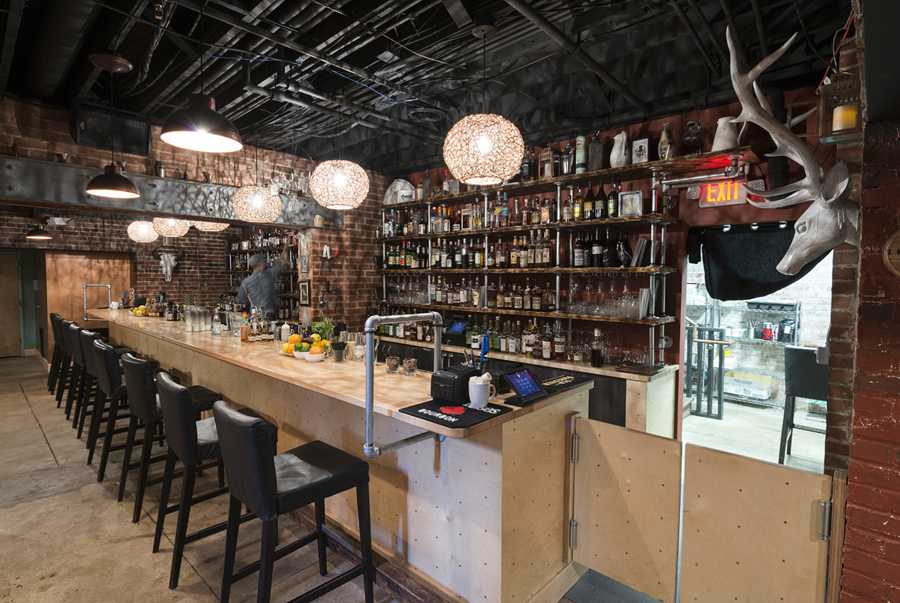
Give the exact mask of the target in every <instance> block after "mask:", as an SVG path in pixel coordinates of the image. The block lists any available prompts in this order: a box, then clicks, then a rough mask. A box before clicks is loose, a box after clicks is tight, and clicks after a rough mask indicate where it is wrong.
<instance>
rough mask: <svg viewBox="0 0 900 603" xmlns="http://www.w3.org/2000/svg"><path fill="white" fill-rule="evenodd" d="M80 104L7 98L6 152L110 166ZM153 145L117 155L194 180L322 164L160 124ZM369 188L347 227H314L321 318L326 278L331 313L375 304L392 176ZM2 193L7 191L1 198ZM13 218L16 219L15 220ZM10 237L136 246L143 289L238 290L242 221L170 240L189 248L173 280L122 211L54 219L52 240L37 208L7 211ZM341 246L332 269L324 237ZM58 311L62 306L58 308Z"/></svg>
mask: <svg viewBox="0 0 900 603" xmlns="http://www.w3.org/2000/svg"><path fill="white" fill-rule="evenodd" d="M71 120H72V113H71V111H69V110H67V109H62V108H59V107H54V106H50V105H44V104H40V103H35V102H27V101H18V100H13V99H11V98H3V99H2V100H0V154H13V153H17V154H18V155H20V156H22V157H30V158H32V159H40V160H45V161H58V159H59V158H58V154H68V162H69V163H72V164H76V165H84V166H90V167H95V168H98V169H100V168H102V167H103V166H104V165H106V164H107V163H109V160H110V154H109V151H104V150H101V149H92V148H88V147H83V146H78V145H76V144H75V142H74V140H73V139H72V137H71V135H70V131H71V124H70V122H71ZM152 139H153V143H152V148H151V153H150V156H149V157H142V156H139V155H127V154H119V153H117V154H116V159H117V161H124V162H126V171H127V172H134V173H141V174H154V173H155V166H156V162H157V161H161V162H163V163H164V164H165V165H166V170H167V175H169V176H172V177H176V178H177V177H181V174H182V173H183V172H187V175H188V179H189V180H195V181H202V180H203V179H204V176H203V172H209V173H211V174H212V176H213V181H214V182H216V183H219V184H231V185H242V184H253V183H260V184H265V183H268V181H269V180H271V179H272V178H273V177H274V176H276V175H278V174H289V173H292V172H298V171H301V170H302V171H309V170H311V169H312V168H313V167H314V163H313V162H312V161H310V160H309V159H306V158H303V157H297V156H294V155H289V154H287V153H278V152H275V151H270V150H266V149H257V148H255V147H249V146H245V147H244V149H243V150H242V151H241V152H239V153H235V154H231V155H209V154H202V153H194V152H191V151H184V150H182V149H176V148H175V147H172V146H170V145H167V144H165V143H163V142H162V141H160V139H159V127H158V126H154V127H153V129H152ZM369 178H370V182H371V186H370V192H369V197H368V199H367V200H366V202H365V203H364V204H363V205H362V206H361V207H360V208H359V209H356V210H351V211H348V212H346V213H345V215H344V230H343V231H340V232H338V231H327V230H314V231H313V236H312V242H311V247H312V249H311V250H310V255H311V256H312V263H311V269H312V270H311V275H310V276H311V279H312V304H313V306H312V307H313V309H314V312H313V314H312V316H313V320H318V319H319V318H320V316H321V313H319V312H318V311H317V310H318V300H319V298H320V292H321V291H322V290H323V288H324V285H325V280H328V281H330V283H331V284H332V287H336V288H337V289H338V290H339V292H340V293H339V295H338V303H337V305H336V307H335V310H333V311H329V312H327V313H328V314H329V315H330V316H331V317H332V319H333V320H335V322H339V321H344V322H347V323H348V325H350V326H351V327H352V328H361V327H362V324H363V322H365V318H366V316H367V315H368V314H367V312H368V309H370V308H371V307H372V306H373V305H374V304H373V303H372V302H373V300H374V297H373V293H372V292H373V290H374V289H373V288H374V287H375V286H376V285H378V284H380V278H378V276H377V275H376V274H375V272H374V270H375V265H374V260H373V259H372V258H373V256H374V254H375V253H376V252H377V251H380V247H379V246H378V245H377V243H376V241H375V227H376V226H378V225H380V224H381V200H382V198H383V197H384V191H385V189H386V188H387V186H388V185H389V184H390V181H388V180H386V179H385V178H384V177H382V176H381V175H379V174H377V173H374V172H369ZM0 202H2V198H0ZM6 218H9V219H6ZM0 220H2V222H3V223H0V246H3V247H22V248H41V249H72V250H79V251H122V252H133V253H135V278H136V282H135V286H136V287H137V289H138V292H139V293H147V292H149V291H158V290H160V289H162V290H163V291H165V292H166V295H167V296H168V297H169V298H170V299H175V300H178V301H181V300H182V299H183V297H184V294H185V293H190V292H192V291H195V292H196V293H197V300H196V301H197V303H202V304H204V305H211V304H212V303H214V302H215V300H216V299H218V296H219V293H221V292H223V291H227V290H228V289H230V288H231V287H230V283H229V278H228V275H227V274H226V273H225V272H224V271H225V255H224V254H225V237H226V236H240V231H239V230H238V229H236V228H232V229H229V230H228V231H225V232H224V233H221V234H219V233H203V234H199V233H197V231H196V230H193V229H192V230H191V232H190V234H189V235H187V236H186V237H184V238H182V239H170V242H171V244H172V245H174V246H176V247H179V248H183V249H184V250H185V252H186V253H187V256H186V258H185V260H183V261H181V262H179V265H178V266H177V267H176V269H175V274H174V278H173V282H172V283H165V282H164V281H163V279H162V272H161V270H160V269H159V264H158V261H157V260H155V259H153V258H152V257H149V256H148V255H147V252H148V251H149V250H151V249H153V248H154V247H155V246H156V244H150V245H140V244H135V243H133V242H131V240H130V239H128V236H127V234H126V232H125V228H126V227H127V225H128V222H129V221H128V220H124V219H118V218H99V217H97V218H94V217H84V218H82V217H78V218H76V219H75V222H76V226H74V227H72V228H68V229H59V228H51V231H52V232H53V234H54V235H57V234H59V235H61V236H54V239H53V240H52V241H50V242H49V243H48V244H36V243H32V242H29V241H26V240H25V238H24V235H25V233H26V232H27V231H28V230H30V229H31V228H34V224H35V222H34V219H33V217H32V213H31V211H30V210H27V211H21V212H19V211H12V212H2V211H0ZM324 244H328V245H330V246H331V249H332V251H336V250H337V249H338V248H340V249H341V254H340V259H338V260H336V261H335V262H334V265H333V268H332V269H331V270H325V269H324V267H323V266H322V261H321V259H319V258H320V256H321V255H322V245H324ZM51 310H52V308H51Z"/></svg>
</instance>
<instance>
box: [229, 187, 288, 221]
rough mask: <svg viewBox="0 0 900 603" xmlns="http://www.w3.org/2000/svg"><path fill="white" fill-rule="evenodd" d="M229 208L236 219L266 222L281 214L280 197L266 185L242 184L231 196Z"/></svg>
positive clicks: (275, 218)
mask: <svg viewBox="0 0 900 603" xmlns="http://www.w3.org/2000/svg"><path fill="white" fill-rule="evenodd" d="M231 209H232V210H233V211H234V215H235V216H237V217H238V220H242V221H244V222H255V223H259V224H267V223H269V222H274V221H275V220H277V219H278V216H280V215H281V197H280V196H279V195H273V194H272V191H271V190H270V189H269V187H267V186H242V187H241V188H239V189H238V190H237V191H236V192H235V193H234V197H232V198H231Z"/></svg>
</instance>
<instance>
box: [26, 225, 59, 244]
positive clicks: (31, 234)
mask: <svg viewBox="0 0 900 603" xmlns="http://www.w3.org/2000/svg"><path fill="white" fill-rule="evenodd" d="M25 238H26V239H28V240H29V241H49V240H50V239H52V238H53V237H51V236H50V233H49V232H47V231H46V230H44V227H43V226H41V225H40V224H38V225H37V228H33V229H31V230H29V231H28V234H26V235H25Z"/></svg>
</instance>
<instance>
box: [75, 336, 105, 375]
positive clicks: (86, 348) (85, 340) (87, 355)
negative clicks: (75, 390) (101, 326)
mask: <svg viewBox="0 0 900 603" xmlns="http://www.w3.org/2000/svg"><path fill="white" fill-rule="evenodd" d="M78 337H79V339H81V350H82V352H84V365H83V366H84V370H86V371H87V373H88V375H90V376H91V377H93V378H94V379H96V378H97V354H95V353H94V340H95V339H100V334H99V333H94V332H93V331H88V330H87V329H82V331H81V333H79V334H78Z"/></svg>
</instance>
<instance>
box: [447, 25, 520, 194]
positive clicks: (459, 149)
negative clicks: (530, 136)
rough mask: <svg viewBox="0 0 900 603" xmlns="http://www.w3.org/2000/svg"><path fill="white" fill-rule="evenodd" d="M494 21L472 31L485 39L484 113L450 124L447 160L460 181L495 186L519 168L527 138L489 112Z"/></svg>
mask: <svg viewBox="0 0 900 603" xmlns="http://www.w3.org/2000/svg"><path fill="white" fill-rule="evenodd" d="M495 31H497V28H495V27H494V26H493V25H479V26H477V27H476V28H475V29H474V30H473V31H472V34H473V35H475V36H476V37H479V38H481V39H482V54H483V57H484V68H483V69H484V72H483V76H482V81H481V82H482V83H481V98H482V100H481V111H482V112H481V113H477V114H475V115H468V116H466V117H464V118H462V119H461V120H459V121H458V122H456V124H455V125H454V126H453V127H452V128H450V132H448V133H447V138H446V139H445V140H444V162H445V163H446V164H447V167H448V168H449V169H450V172H451V173H452V174H453V176H454V177H455V178H456V179H457V180H459V181H460V182H464V183H466V184H475V185H479V186H492V185H497V184H501V183H503V182H506V181H507V180H509V179H510V178H512V176H513V175H514V174H515V173H516V172H517V171H519V168H520V167H521V165H522V157H523V156H524V155H525V142H524V141H523V140H522V134H521V133H520V132H519V129H518V128H517V127H516V126H515V125H514V124H513V123H512V122H510V121H509V120H507V119H505V118H504V117H502V116H500V115H494V114H492V113H488V112H487V110H486V109H485V107H486V104H487V94H486V82H487V37H488V35H489V34H492V33H494V32H495Z"/></svg>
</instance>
